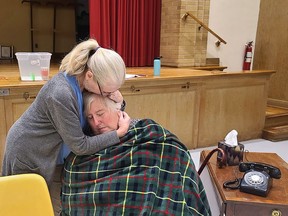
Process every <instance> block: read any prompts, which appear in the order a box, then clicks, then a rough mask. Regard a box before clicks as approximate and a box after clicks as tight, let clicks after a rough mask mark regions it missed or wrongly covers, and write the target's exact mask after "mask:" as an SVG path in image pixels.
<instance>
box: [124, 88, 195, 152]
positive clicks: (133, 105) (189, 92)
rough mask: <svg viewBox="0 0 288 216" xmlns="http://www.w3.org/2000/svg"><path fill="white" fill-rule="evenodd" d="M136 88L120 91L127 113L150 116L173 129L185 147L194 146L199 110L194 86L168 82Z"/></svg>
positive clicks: (192, 147) (135, 115)
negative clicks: (135, 90) (157, 85)
mask: <svg viewBox="0 0 288 216" xmlns="http://www.w3.org/2000/svg"><path fill="white" fill-rule="evenodd" d="M137 89H138V90H139V91H138V92H134V93H129V92H128V93H127V92H125V91H122V93H123V96H124V98H125V101H126V103H127V106H126V111H127V113H128V114H129V115H130V117H132V118H150V119H153V120H155V121H156V122H158V123H160V124H161V125H163V126H164V127H165V128H166V129H168V130H169V131H171V132H172V133H174V134H175V135H176V136H177V137H178V138H179V139H180V140H181V142H182V143H183V144H185V145H186V146H187V148H188V149H194V148H196V138H197V121H198V119H197V115H198V112H199V111H198V107H199V106H197V104H198V102H197V98H198V97H197V91H196V88H193V86H191V87H189V89H182V85H174V86H173V85H169V86H162V87H160V88H159V87H157V88H153V86H150V87H147V89H146V90H147V91H146V92H145V87H143V86H142V87H137ZM151 89H152V90H153V93H152V92H150V91H151ZM167 107H169V108H168V109H167ZM191 129H193V130H191Z"/></svg>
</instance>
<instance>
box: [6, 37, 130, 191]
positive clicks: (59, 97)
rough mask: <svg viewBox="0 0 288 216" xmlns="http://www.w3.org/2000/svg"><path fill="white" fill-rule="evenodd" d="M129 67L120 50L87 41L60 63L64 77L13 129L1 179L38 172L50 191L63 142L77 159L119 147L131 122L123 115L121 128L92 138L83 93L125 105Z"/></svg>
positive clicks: (49, 84)
mask: <svg viewBox="0 0 288 216" xmlns="http://www.w3.org/2000/svg"><path fill="white" fill-rule="evenodd" d="M125 71H126V67H125V64H124V62H123V60H122V58H121V57H120V55H119V54H117V53H116V52H115V51H112V50H109V49H104V48H101V47H100V46H99V45H98V43H97V41H96V40H93V39H89V40H87V41H83V42H81V43H80V44H78V45H77V46H75V47H74V49H73V50H72V51H71V52H70V53H68V54H67V55H66V56H65V57H64V59H63V60H62V62H61V66H60V72H59V73H58V74H57V75H55V76H54V77H53V78H52V79H51V80H49V81H48V82H47V83H46V84H45V85H44V86H43V87H42V89H41V90H40V91H39V93H38V95H37V97H36V99H35V101H34V102H33V103H32V104H31V106H30V107H29V108H28V109H27V110H26V111H25V112H24V113H23V115H22V116H21V117H20V118H19V119H18V120H17V121H16V122H15V123H14V124H13V126H12V127H11V128H10V130H9V132H8V135H7V139H6V149H5V155H4V161H3V167H2V175H4V176H6V175H14V174H21V173H38V174H40V175H42V176H43V177H44V178H45V180H46V182H47V184H48V186H50V184H51V183H52V181H53V174H54V170H55V167H56V164H57V159H58V155H59V152H60V150H61V146H62V144H63V143H65V144H67V145H68V147H69V148H70V149H71V151H72V152H74V153H75V154H76V155H89V154H93V153H95V152H98V151H99V150H101V149H104V148H106V147H108V146H111V145H114V144H116V143H118V142H119V141H120V140H119V137H122V136H123V135H125V133H126V132H127V130H128V127H129V122H130V118H129V116H128V115H127V114H126V113H125V112H123V115H121V116H120V120H119V128H118V129H117V130H114V131H112V132H109V133H107V134H103V135H97V136H93V137H89V136H86V135H85V134H84V133H83V132H82V128H83V127H84V125H85V118H84V117H83V101H82V92H83V91H89V92H93V93H96V94H101V95H104V96H107V97H109V98H111V99H112V100H114V101H115V102H119V103H121V102H122V101H123V98H122V95H121V93H120V92H119V91H118V89H119V88H120V87H121V85H122V84H123V83H124V81H125Z"/></svg>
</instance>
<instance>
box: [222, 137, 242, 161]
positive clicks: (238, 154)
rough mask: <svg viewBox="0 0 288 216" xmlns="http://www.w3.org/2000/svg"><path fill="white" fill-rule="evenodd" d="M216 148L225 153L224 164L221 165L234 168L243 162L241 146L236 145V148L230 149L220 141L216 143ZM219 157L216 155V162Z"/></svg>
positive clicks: (239, 144)
mask: <svg viewBox="0 0 288 216" xmlns="http://www.w3.org/2000/svg"><path fill="white" fill-rule="evenodd" d="M218 148H221V149H223V150H224V152H225V153H226V164H223V165H228V166H236V165H239V163H240V162H242V161H243V154H244V145H243V144H241V143H238V146H235V147H230V146H228V145H226V144H225V142H224V141H220V142H218ZM218 154H219V153H218ZM220 157H221V155H218V157H217V160H219V159H220ZM218 162H219V161H218Z"/></svg>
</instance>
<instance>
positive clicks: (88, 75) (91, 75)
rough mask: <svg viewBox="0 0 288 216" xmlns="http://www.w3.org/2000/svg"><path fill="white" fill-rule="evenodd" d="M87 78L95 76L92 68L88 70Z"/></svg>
mask: <svg viewBox="0 0 288 216" xmlns="http://www.w3.org/2000/svg"><path fill="white" fill-rule="evenodd" d="M86 78H87V79H91V78H93V73H92V72H91V71H90V70H88V71H87V73H86Z"/></svg>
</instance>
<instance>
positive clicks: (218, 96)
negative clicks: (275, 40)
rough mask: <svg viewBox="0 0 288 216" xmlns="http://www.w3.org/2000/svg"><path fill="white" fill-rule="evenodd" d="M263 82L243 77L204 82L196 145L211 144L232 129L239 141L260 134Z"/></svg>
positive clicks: (263, 112) (263, 121) (262, 125)
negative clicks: (236, 133)
mask: <svg viewBox="0 0 288 216" xmlns="http://www.w3.org/2000/svg"><path fill="white" fill-rule="evenodd" d="M267 83H268V81H267V80H266V79H263V80H262V81H259V80H253V79H247V78H244V79H243V78H239V79H233V78H231V79H230V80H228V79H227V82H225V81H224V82H223V80H222V81H220V82H219V81H217V80H213V82H207V83H206V86H205V87H204V88H203V90H202V94H201V101H200V110H201V112H200V116H199V135H198V141H197V144H198V146H197V147H198V148H200V147H206V146H213V145H214V146H215V145H217V143H218V141H220V140H223V139H224V138H225V136H226V135H227V134H228V133H229V132H230V131H231V130H233V129H235V130H236V131H237V132H238V140H241V141H243V140H248V139H252V138H255V137H261V134H262V128H263V127H264V123H265V119H263V115H265V107H266V101H267V96H265V93H264V92H267ZM245 110H247V112H245ZM248 110H249V111H248ZM215 122H218V123H219V124H215Z"/></svg>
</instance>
